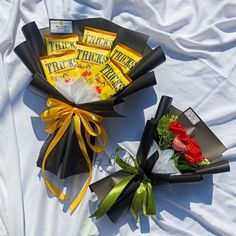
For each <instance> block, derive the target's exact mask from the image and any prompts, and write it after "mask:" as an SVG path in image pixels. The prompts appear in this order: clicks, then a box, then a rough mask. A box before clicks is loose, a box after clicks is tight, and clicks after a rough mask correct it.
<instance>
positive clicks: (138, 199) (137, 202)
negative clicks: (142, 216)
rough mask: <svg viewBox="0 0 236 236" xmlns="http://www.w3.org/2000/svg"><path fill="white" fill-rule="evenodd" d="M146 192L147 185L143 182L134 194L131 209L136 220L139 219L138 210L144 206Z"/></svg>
mask: <svg viewBox="0 0 236 236" xmlns="http://www.w3.org/2000/svg"><path fill="white" fill-rule="evenodd" d="M145 192H146V186H145V184H144V183H141V184H140V185H139V187H138V189H137V190H136V192H135V194H134V198H133V201H132V204H131V207H130V211H131V213H132V215H133V217H134V219H135V220H136V221H137V219H138V210H139V208H140V207H141V206H142V203H143V199H144V196H145V194H146V193H145Z"/></svg>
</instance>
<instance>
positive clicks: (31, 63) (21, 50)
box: [14, 41, 44, 75]
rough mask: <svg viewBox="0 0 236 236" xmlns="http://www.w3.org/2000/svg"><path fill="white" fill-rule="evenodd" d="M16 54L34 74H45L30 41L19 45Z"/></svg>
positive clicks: (15, 50)
mask: <svg viewBox="0 0 236 236" xmlns="http://www.w3.org/2000/svg"><path fill="white" fill-rule="evenodd" d="M14 52H15V53H16V55H17V56H18V57H19V58H20V59H21V61H22V62H23V63H24V64H25V66H26V67H27V68H28V70H29V71H30V72H31V73H32V74H34V73H36V72H39V73H41V74H42V75H43V74H44V73H43V69H42V67H41V63H40V61H39V60H38V59H37V57H36V55H35V52H34V49H33V48H32V45H31V43H30V41H24V42H23V43H21V44H19V45H18V46H17V47H16V48H15V49H14Z"/></svg>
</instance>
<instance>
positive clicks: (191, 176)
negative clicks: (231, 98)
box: [90, 96, 229, 222]
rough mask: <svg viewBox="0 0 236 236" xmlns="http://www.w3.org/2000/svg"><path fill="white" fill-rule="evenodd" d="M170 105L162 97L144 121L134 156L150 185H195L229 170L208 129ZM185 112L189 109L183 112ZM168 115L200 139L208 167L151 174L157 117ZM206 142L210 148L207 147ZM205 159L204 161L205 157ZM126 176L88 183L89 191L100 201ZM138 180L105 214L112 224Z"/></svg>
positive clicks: (123, 210) (126, 205) (155, 156)
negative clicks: (183, 171) (177, 116)
mask: <svg viewBox="0 0 236 236" xmlns="http://www.w3.org/2000/svg"><path fill="white" fill-rule="evenodd" d="M171 102H172V98H170V97H167V96H162V98H161V101H160V103H159V106H158V109H157V112H156V114H155V117H154V118H152V119H151V120H148V121H147V123H146V125H145V128H144V131H143V135H142V138H141V141H140V145H139V148H138V151H137V154H136V159H137V161H138V163H139V165H140V166H141V168H142V170H143V171H144V172H145V174H146V176H148V178H149V179H150V180H151V183H152V185H158V184H178V183H192V182H199V181H201V180H203V175H205V174H215V173H221V172H226V171H229V163H228V161H226V160H220V155H221V154H222V153H223V152H224V151H225V150H226V148H225V147H224V145H223V144H222V143H221V142H220V141H219V140H218V139H217V138H216V136H215V135H214V134H213V133H212V131H210V129H209V128H208V127H207V126H206V125H205V124H204V122H203V121H202V120H201V119H200V118H199V117H198V116H197V117H198V119H199V121H198V122H197V123H196V124H192V123H191V122H190V121H189V120H188V118H187V117H186V115H185V112H183V113H182V112H181V111H180V110H178V109H177V108H175V107H173V106H171ZM188 110H189V109H187V110H186V111H188ZM192 112H194V111H192ZM168 113H169V114H175V115H180V117H179V119H178V121H179V122H181V124H182V125H184V126H185V125H187V124H188V127H186V129H187V131H188V132H193V133H194V134H195V138H198V139H197V141H199V140H200V139H203V140H204V142H205V144H204V147H206V149H207V150H205V154H209V155H210V157H211V159H210V160H209V161H210V164H209V165H208V166H204V167H200V168H198V169H197V170H195V171H189V172H188V173H182V174H171V173H154V172H152V169H153V167H154V165H155V163H156V161H157V160H158V157H159V154H158V152H154V154H153V155H151V156H150V157H148V154H149V151H150V148H151V146H152V143H153V141H154V140H155V141H158V133H157V124H158V122H159V120H160V118H161V117H162V116H163V115H166V114H168ZM191 114H193V113H191ZM194 114H195V113H194ZM195 115H196V114H195ZM189 123H191V124H189ZM196 134H198V135H196ZM199 134H200V135H199ZM205 135H206V136H205ZM205 137H206V138H205ZM208 140H209V145H210V146H209V145H207V144H208ZM213 141H214V142H213ZM212 145H214V146H212ZM210 149H213V150H217V151H215V152H214V158H212V155H211V154H212V152H210ZM207 151H208V153H207ZM206 157H207V158H208V156H206ZM127 175H129V173H126V172H125V171H123V170H121V171H118V172H115V173H113V174H112V175H110V176H107V177H105V178H103V179H101V180H99V181H97V182H95V183H93V184H91V185H90V189H91V191H92V192H95V193H96V195H97V197H98V199H99V200H100V201H102V200H103V199H104V198H105V197H106V196H107V194H108V193H109V192H110V191H111V190H112V188H113V187H114V186H115V185H116V184H117V183H119V182H120V181H121V180H122V179H124V178H125V177H127ZM140 181H141V179H139V177H135V178H134V179H133V180H132V181H131V182H130V183H129V184H128V185H127V187H126V188H125V189H124V191H123V192H122V194H121V195H120V196H119V197H118V199H117V201H116V202H115V203H114V204H113V206H112V208H111V209H110V210H109V211H108V212H107V215H108V217H109V218H110V219H111V221H112V222H116V221H117V220H118V219H119V218H120V217H121V216H123V214H125V213H126V211H127V210H128V209H129V207H130V205H131V203H132V200H133V196H134V194H135V191H136V190H137V188H138V187H139V184H140Z"/></svg>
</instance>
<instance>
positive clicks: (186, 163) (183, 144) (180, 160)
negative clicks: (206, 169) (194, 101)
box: [157, 115, 210, 171]
mask: <svg viewBox="0 0 236 236" xmlns="http://www.w3.org/2000/svg"><path fill="white" fill-rule="evenodd" d="M177 119H178V116H175V115H172V116H170V115H164V116H163V117H162V118H161V119H160V120H159V122H158V125H157V132H158V136H159V142H158V146H159V148H160V149H161V150H165V149H170V148H172V149H173V150H174V155H173V156H172V157H171V159H172V160H173V161H174V164H175V166H176V168H177V169H178V170H180V171H184V170H196V169H197V168H198V167H200V166H206V165H208V164H209V163H210V162H209V161H208V160H207V158H206V157H205V156H204V155H203V154H202V150H201V148H200V146H199V145H198V144H197V142H196V140H195V139H194V138H191V137H190V135H188V134H187V131H186V129H185V128H184V126H183V125H181V124H180V122H179V121H178V120H177Z"/></svg>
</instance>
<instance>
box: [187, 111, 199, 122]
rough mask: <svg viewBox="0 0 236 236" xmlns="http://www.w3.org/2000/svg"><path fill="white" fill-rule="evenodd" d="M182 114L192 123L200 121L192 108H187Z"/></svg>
mask: <svg viewBox="0 0 236 236" xmlns="http://www.w3.org/2000/svg"><path fill="white" fill-rule="evenodd" d="M184 114H185V116H186V117H187V118H188V119H189V121H190V122H191V123H192V124H193V125H196V124H197V123H198V122H199V121H200V119H199V118H198V117H197V115H196V114H195V113H194V111H193V110H192V109H188V110H187V111H185V112H184Z"/></svg>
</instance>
